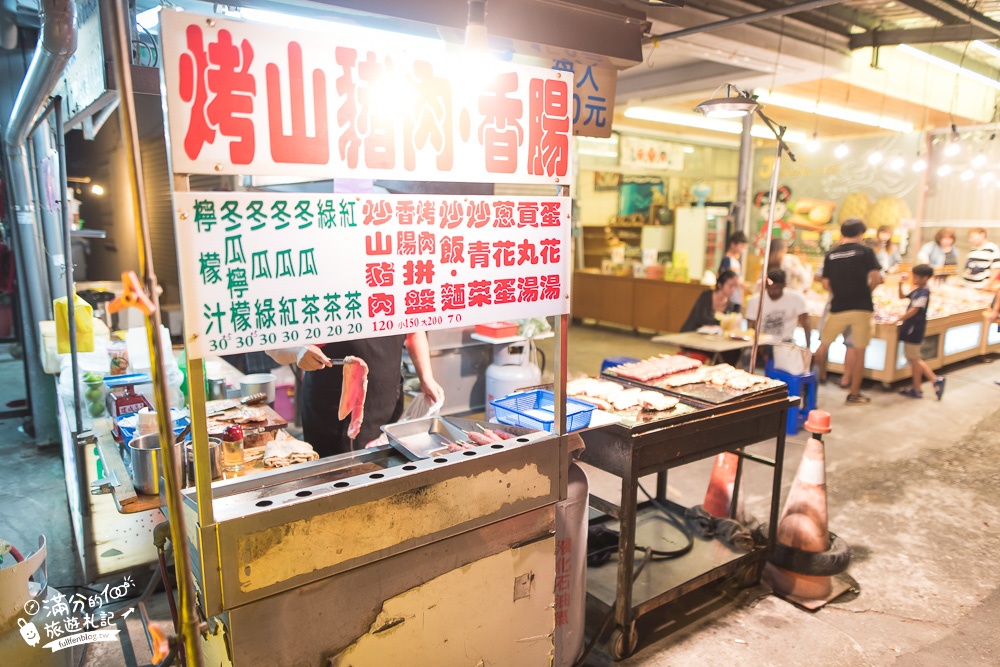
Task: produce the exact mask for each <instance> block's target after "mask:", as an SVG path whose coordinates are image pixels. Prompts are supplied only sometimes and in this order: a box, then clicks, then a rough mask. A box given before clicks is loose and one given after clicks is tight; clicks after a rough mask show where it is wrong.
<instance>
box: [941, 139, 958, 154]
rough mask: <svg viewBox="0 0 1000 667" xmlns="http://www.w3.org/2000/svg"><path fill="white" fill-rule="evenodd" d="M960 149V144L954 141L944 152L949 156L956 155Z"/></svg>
mask: <svg viewBox="0 0 1000 667" xmlns="http://www.w3.org/2000/svg"><path fill="white" fill-rule="evenodd" d="M958 151H959V148H958V144H957V143H955V142H954V141H952V142H951V143H950V144H948V145H947V146H945V148H944V154H945V155H947V156H948V157H955V156H956V155H958Z"/></svg>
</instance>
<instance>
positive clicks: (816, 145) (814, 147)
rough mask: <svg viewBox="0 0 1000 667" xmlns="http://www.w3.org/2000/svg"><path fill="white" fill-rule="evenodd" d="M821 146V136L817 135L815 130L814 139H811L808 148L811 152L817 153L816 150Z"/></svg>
mask: <svg viewBox="0 0 1000 667" xmlns="http://www.w3.org/2000/svg"><path fill="white" fill-rule="evenodd" d="M819 146H820V144H819V138H818V137H817V135H816V133H815V132H813V136H812V139H810V140H809V142H808V143H807V144H806V150H807V151H809V152H810V153H815V152H816V151H818V150H819Z"/></svg>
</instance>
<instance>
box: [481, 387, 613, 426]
mask: <svg viewBox="0 0 1000 667" xmlns="http://www.w3.org/2000/svg"><path fill="white" fill-rule="evenodd" d="M490 404H491V405H492V406H493V410H494V414H495V415H496V418H497V421H499V422H500V423H502V424H507V425H508V426H522V427H524V428H533V429H538V430H540V431H549V432H552V430H553V429H552V425H553V424H554V423H555V421H556V418H555V412H554V410H555V396H554V395H553V394H552V392H551V391H545V390H544V389H535V390H532V391H526V392H522V393H520V394H511V395H510V396H504V397H503V398H498V399H496V400H493V401H490ZM593 412H594V406H593V405H591V404H590V403H584V402H583V401H578V400H576V399H575V398H567V399H566V430H567V431H575V430H577V429H580V428H586V427H587V426H590V417H591V414H592V413H593ZM547 417H548V418H547Z"/></svg>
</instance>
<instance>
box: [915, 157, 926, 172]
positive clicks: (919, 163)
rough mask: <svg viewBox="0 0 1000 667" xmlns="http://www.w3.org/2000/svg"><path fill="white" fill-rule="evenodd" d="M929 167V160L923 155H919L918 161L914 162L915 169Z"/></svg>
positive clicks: (921, 169) (920, 169) (919, 169)
mask: <svg viewBox="0 0 1000 667" xmlns="http://www.w3.org/2000/svg"><path fill="white" fill-rule="evenodd" d="M926 168H927V160H925V159H923V158H922V157H918V158H917V161H916V162H914V163H913V171H923V170H924V169H926Z"/></svg>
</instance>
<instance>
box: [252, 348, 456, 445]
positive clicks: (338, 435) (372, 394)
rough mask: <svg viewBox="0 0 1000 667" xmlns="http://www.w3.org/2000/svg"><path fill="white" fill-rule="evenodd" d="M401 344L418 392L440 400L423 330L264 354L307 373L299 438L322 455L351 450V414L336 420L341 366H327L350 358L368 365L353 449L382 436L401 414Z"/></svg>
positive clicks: (303, 383)
mask: <svg viewBox="0 0 1000 667" xmlns="http://www.w3.org/2000/svg"><path fill="white" fill-rule="evenodd" d="M404 344H405V345H406V349H407V351H408V352H409V354H410V359H411V360H412V361H413V365H414V367H415V369H416V371H417V377H418V378H419V379H420V391H421V392H423V393H424V394H425V395H426V396H427V398H428V400H430V402H432V403H434V402H437V401H438V400H439V399H441V398H443V397H444V390H443V389H441V386H440V385H438V383H437V382H436V381H435V380H434V375H433V373H432V371H431V364H430V349H429V346H428V343H427V335H426V334H425V333H423V332H420V333H412V334H408V335H405V336H403V335H399V336H385V337H382V338H367V339H359V340H349V341H341V342H337V343H327V344H326V345H321V346H318V347H317V346H315V345H309V346H307V347H299V348H287V349H283V350H270V351H268V354H269V355H270V356H271V357H272V358H273V359H274V360H275V361H277V362H279V363H282V364H296V365H297V366H298V367H299V368H301V369H302V370H304V371H307V372H306V373H305V375H304V376H303V378H302V388H301V391H300V394H299V406H300V410H301V414H302V439H303V440H305V441H306V442H308V443H309V444H310V445H312V446H313V448H314V449H315V450H316V452H317V453H318V454H319V455H320V456H321V457H323V456H333V455H335V454H343V453H344V452H349V451H351V447H352V443H351V440H350V438H348V436H347V427H348V425H349V424H350V420H351V419H350V416H348V417H347V418H346V419H343V420H341V419H338V418H337V411H338V409H339V406H340V394H341V389H342V388H343V381H344V373H343V368H344V367H343V366H332V365H331V364H330V359H343V358H344V357H347V356H354V357H359V358H361V359H364V360H365V363H367V364H368V393H367V395H366V396H365V415H364V422H363V423H362V425H361V432H360V433H358V435H357V437H356V438H355V439H354V443H353V447H354V449H355V450H357V449H362V448H363V447H364V446H365V445H367V444H368V443H369V442H371V441H372V440H375V439H376V438H378V437H379V436H380V435H382V431H381V427H382V426H385V425H386V424H392V423H394V422H395V421H397V420H398V419H399V417H400V415H402V414H403V376H402V374H401V373H400V366H401V364H402V361H403V345H404Z"/></svg>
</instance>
